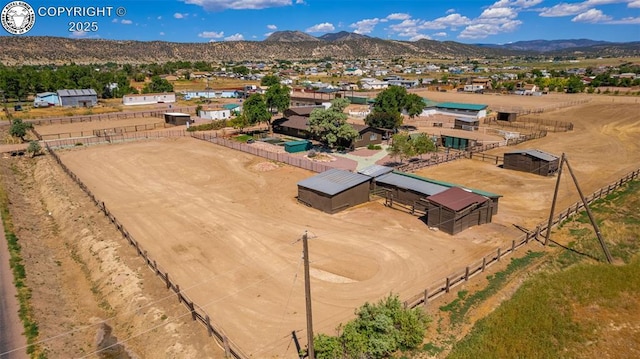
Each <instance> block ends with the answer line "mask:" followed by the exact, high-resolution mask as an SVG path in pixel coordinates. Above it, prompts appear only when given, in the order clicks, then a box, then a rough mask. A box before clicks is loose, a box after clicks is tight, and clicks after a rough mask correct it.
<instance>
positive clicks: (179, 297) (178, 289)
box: [176, 284, 182, 303]
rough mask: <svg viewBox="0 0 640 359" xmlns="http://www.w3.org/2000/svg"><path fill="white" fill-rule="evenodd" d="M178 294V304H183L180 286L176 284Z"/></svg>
mask: <svg viewBox="0 0 640 359" xmlns="http://www.w3.org/2000/svg"><path fill="white" fill-rule="evenodd" d="M176 294H177V295H178V303H182V295H181V294H180V285H178V284H176Z"/></svg>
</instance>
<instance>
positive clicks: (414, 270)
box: [59, 138, 517, 358]
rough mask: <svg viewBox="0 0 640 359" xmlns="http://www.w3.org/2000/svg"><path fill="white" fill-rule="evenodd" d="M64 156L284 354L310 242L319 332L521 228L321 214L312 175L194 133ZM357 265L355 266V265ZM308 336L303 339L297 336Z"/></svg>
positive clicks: (220, 318) (255, 341) (155, 247)
mask: <svg viewBox="0 0 640 359" xmlns="http://www.w3.org/2000/svg"><path fill="white" fill-rule="evenodd" d="M59 154H60V157H61V159H62V161H63V162H64V163H66V164H67V166H68V167H69V168H70V169H71V170H72V171H73V172H75V173H76V174H77V175H78V176H79V177H80V178H81V179H82V181H84V183H85V184H86V185H87V187H88V188H90V189H91V191H92V192H93V193H94V194H95V195H96V196H97V197H98V198H100V199H101V200H103V201H104V203H105V205H106V206H107V207H108V208H110V211H111V213H113V214H114V215H115V216H116V217H117V218H118V219H119V221H120V222H121V223H122V224H123V225H124V226H126V228H127V230H128V231H129V233H131V234H132V235H133V236H134V237H135V238H136V239H137V241H138V242H139V243H140V244H141V245H142V246H144V248H145V249H147V250H148V252H149V256H151V257H153V258H154V260H157V261H158V263H160V264H162V265H163V267H164V268H166V269H167V270H168V271H169V273H170V274H171V276H172V278H173V280H174V281H176V282H177V283H180V285H181V287H182V288H184V289H183V292H185V293H187V294H188V295H189V297H190V298H191V299H193V300H194V301H195V302H196V303H197V304H198V305H199V306H200V307H202V308H203V309H204V310H206V311H207V312H208V314H209V315H210V316H211V320H212V321H213V322H215V323H216V324H217V325H219V326H220V327H221V328H223V330H224V331H225V333H226V334H227V335H228V336H229V337H230V338H231V339H232V340H233V341H234V342H235V343H236V344H237V345H239V346H240V347H241V348H242V349H243V350H244V351H245V352H246V353H248V354H249V355H253V356H254V357H260V358H265V357H273V356H276V355H280V356H282V355H283V354H284V353H285V352H286V348H287V345H288V343H289V339H290V336H289V334H290V333H291V331H292V330H301V329H303V328H304V327H305V324H304V323H305V322H304V296H303V290H302V285H303V283H302V282H301V281H300V280H296V277H297V276H299V274H300V266H299V263H300V249H301V248H300V245H298V244H292V243H293V242H295V240H296V239H298V238H300V235H301V234H302V232H303V231H304V230H309V233H310V234H311V235H312V236H313V237H316V238H314V239H312V240H311V243H310V251H311V261H312V264H311V276H312V279H311V282H312V283H311V284H312V295H313V298H314V307H313V309H314V321H315V328H316V330H317V331H318V332H324V333H333V331H334V329H335V327H336V326H337V325H338V324H339V323H340V322H345V321H346V320H348V319H349V318H350V317H351V316H352V315H353V309H354V308H356V307H358V306H360V305H362V304H363V303H364V302H365V301H374V300H377V299H379V298H382V297H384V296H385V295H387V294H388V293H389V292H394V293H399V294H400V296H402V297H406V296H410V295H413V294H415V293H416V292H420V291H422V290H423V287H424V283H430V282H432V281H434V280H436V279H438V278H441V277H443V276H445V275H447V274H448V273H449V272H451V271H452V270H453V269H454V268H456V266H457V263H466V262H470V261H471V260H473V259H474V258H478V257H479V256H482V255H484V254H486V253H488V252H489V251H491V250H493V249H494V248H495V247H496V245H498V244H499V243H500V241H499V238H507V239H508V238H511V237H513V236H514V235H516V234H517V231H516V230H514V229H512V228H509V227H503V226H500V225H493V224H491V225H486V226H482V227H477V228H474V229H473V230H470V231H465V232H464V233H463V234H461V236H459V237H457V238H456V239H455V240H453V241H452V240H451V237H450V236H449V235H447V234H445V233H439V232H432V231H429V230H428V229H427V228H426V227H425V226H424V224H423V223H422V222H421V221H419V220H418V219H417V218H415V217H413V216H407V215H406V214H404V213H402V212H399V211H389V210H385V209H384V207H383V206H382V204H380V203H376V202H371V203H367V204H363V205H361V206H360V207H359V208H357V209H356V210H350V211H344V212H341V213H338V214H334V215H331V216H330V215H326V214H323V213H321V212H318V211H317V210H315V209H312V208H308V207H306V206H304V205H301V204H299V203H298V202H297V201H296V199H295V196H296V183H297V182H298V181H300V180H302V179H304V178H307V177H309V176H310V174H311V173H310V172H308V171H305V170H301V169H298V168H293V167H289V166H276V168H274V169H273V170H272V171H268V172H262V171H260V170H258V168H259V167H256V166H258V165H260V164H261V163H263V160H262V159H258V158H255V157H253V156H251V155H249V154H244V153H240V152H236V151H233V150H230V149H227V148H225V147H219V146H215V145H212V144H210V143H207V142H204V141H198V140H195V139H190V138H178V139H165V140H157V141H153V140H150V141H145V142H137V143H129V144H117V145H106V146H92V147H90V148H86V149H74V150H66V151H61V152H60V153H59ZM354 263H357V265H354ZM300 335H301V336H303V335H304V334H300Z"/></svg>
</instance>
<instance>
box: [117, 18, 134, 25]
mask: <svg viewBox="0 0 640 359" xmlns="http://www.w3.org/2000/svg"><path fill="white" fill-rule="evenodd" d="M120 23H121V24H124V25H131V24H133V21H131V20H127V19H122V21H120Z"/></svg>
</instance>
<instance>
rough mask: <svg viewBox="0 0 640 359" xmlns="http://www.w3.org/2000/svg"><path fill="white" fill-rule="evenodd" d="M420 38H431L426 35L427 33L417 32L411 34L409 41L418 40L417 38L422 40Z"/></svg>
mask: <svg viewBox="0 0 640 359" xmlns="http://www.w3.org/2000/svg"><path fill="white" fill-rule="evenodd" d="M422 39H426V40H431V38H430V37H429V36H427V35H424V34H417V35H415V36H413V37H412V38H410V39H409V41H418V40H422Z"/></svg>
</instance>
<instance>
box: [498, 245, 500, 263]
mask: <svg viewBox="0 0 640 359" xmlns="http://www.w3.org/2000/svg"><path fill="white" fill-rule="evenodd" d="M498 261H500V248H498Z"/></svg>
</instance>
